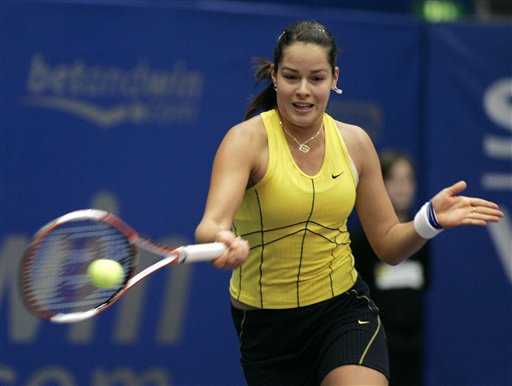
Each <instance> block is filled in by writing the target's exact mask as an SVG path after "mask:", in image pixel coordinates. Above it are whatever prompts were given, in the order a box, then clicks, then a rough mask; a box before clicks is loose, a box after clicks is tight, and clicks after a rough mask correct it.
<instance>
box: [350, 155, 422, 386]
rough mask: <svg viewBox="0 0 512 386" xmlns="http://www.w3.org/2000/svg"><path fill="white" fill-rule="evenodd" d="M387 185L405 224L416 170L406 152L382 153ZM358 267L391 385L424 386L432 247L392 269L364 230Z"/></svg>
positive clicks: (358, 238) (356, 238) (358, 237)
mask: <svg viewBox="0 0 512 386" xmlns="http://www.w3.org/2000/svg"><path fill="white" fill-rule="evenodd" d="M379 158H380V164H381V170H382V176H383V178H384V184H385V187H386V190H387V192H388V194H389V198H390V199H391V202H392V204H393V208H394V209H395V211H396V214H397V216H398V218H399V220H400V221H401V222H407V221H411V220H412V219H413V217H414V214H415V213H416V211H415V210H414V203H415V198H416V188H417V183H416V168H415V166H414V163H413V161H412V159H411V157H410V156H409V155H408V154H407V153H405V152H402V151H398V150H387V151H384V152H382V153H381V154H380V156H379ZM351 236H352V237H351V239H352V244H351V248H352V251H353V254H354V256H356V259H355V263H356V269H357V271H358V272H359V273H360V274H361V276H362V277H363V279H364V280H365V281H366V283H367V284H368V286H369V287H370V293H371V295H372V298H373V300H374V301H375V303H376V304H377V306H378V307H379V309H380V315H381V319H382V323H383V325H384V330H385V332H386V335H387V339H388V349H389V361H390V385H391V386H420V385H422V372H423V315H424V312H423V301H422V300H423V299H422V297H423V293H424V291H425V289H426V286H427V283H428V276H429V275H428V264H429V263H428V244H426V245H424V246H423V247H422V248H421V249H419V250H418V251H417V252H416V253H415V254H413V255H412V256H411V257H410V258H409V259H408V260H406V261H403V262H402V263H400V264H399V265H396V266H392V265H388V264H385V263H383V262H382V261H381V260H379V258H378V257H377V256H376V254H375V252H374V251H373V249H372V247H371V246H370V243H369V242H368V239H367V238H366V236H365V234H364V232H363V230H362V228H361V227H359V228H358V229H355V230H354V231H352V232H351Z"/></svg>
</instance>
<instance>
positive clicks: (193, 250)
mask: <svg viewBox="0 0 512 386" xmlns="http://www.w3.org/2000/svg"><path fill="white" fill-rule="evenodd" d="M225 249H226V245H225V244H224V243H205V244H194V245H187V246H185V247H182V248H181V250H180V257H179V261H180V263H183V264H188V263H195V262H198V261H210V260H214V259H216V258H217V257H219V256H220V255H222V253H223V252H224V250H225Z"/></svg>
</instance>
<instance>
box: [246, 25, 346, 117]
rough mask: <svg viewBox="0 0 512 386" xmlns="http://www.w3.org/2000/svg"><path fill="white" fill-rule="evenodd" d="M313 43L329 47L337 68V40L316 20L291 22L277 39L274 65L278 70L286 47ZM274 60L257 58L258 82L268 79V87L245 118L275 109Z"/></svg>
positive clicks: (249, 108) (333, 66)
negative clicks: (272, 70) (272, 72)
mask: <svg viewBox="0 0 512 386" xmlns="http://www.w3.org/2000/svg"><path fill="white" fill-rule="evenodd" d="M297 42H301V43H313V44H317V45H319V46H322V47H326V48H328V57H327V60H328V61H329V64H330V65H331V68H332V73H333V75H334V71H335V70H334V69H335V68H336V57H337V55H338V49H337V47H336V41H335V40H334V37H333V36H332V34H331V33H330V32H329V30H327V28H326V27H325V26H324V25H322V24H320V23H318V22H316V21H298V22H296V23H293V24H290V25H289V26H288V27H286V29H285V30H284V31H283V33H282V34H281V35H280V36H279V38H278V39H277V43H276V46H275V47H274V63H273V64H274V67H275V70H276V71H277V69H278V67H279V64H280V63H281V60H282V57H283V51H284V49H285V48H287V47H289V46H291V45H292V44H294V43H297ZM271 68H272V62H270V61H269V60H268V59H265V58H261V57H259V58H256V59H255V71H254V73H255V77H256V82H257V83H259V82H261V81H267V82H268V83H269V84H268V85H267V87H266V88H265V89H264V90H263V91H262V92H261V93H260V94H258V95H257V96H255V97H254V98H253V99H252V100H251V103H250V104H249V106H248V107H247V110H246V112H245V116H244V119H249V118H250V117H252V116H253V115H255V114H256V113H257V112H259V111H265V110H270V109H273V108H275V107H276V106H277V100H276V92H275V90H274V85H273V84H272V76H271Z"/></svg>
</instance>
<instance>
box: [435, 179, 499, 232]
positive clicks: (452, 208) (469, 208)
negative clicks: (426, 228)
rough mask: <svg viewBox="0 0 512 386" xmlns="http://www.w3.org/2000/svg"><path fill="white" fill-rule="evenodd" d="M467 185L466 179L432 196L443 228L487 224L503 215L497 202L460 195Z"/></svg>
mask: <svg viewBox="0 0 512 386" xmlns="http://www.w3.org/2000/svg"><path fill="white" fill-rule="evenodd" d="M466 187H467V184H466V182H465V181H459V182H457V183H455V184H453V185H452V186H449V187H447V188H445V189H443V190H441V191H440V192H439V193H437V194H436V195H435V196H434V197H433V198H432V205H433V207H434V211H435V213H436V217H437V222H438V223H439V225H441V226H442V227H443V228H445V229H447V228H453V227H456V226H459V225H478V226H485V225H487V224H488V223H490V222H498V221H499V220H500V218H502V217H503V212H501V211H500V210H499V207H498V205H497V204H495V203H494V202H491V201H487V200H484V199H481V198H477V197H466V196H458V194H459V193H460V192H462V191H464V190H465V189H466Z"/></svg>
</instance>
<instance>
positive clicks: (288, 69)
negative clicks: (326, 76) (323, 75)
mask: <svg viewBox="0 0 512 386" xmlns="http://www.w3.org/2000/svg"><path fill="white" fill-rule="evenodd" d="M281 70H283V71H284V70H287V71H291V72H299V71H298V70H295V69H293V68H290V67H282V68H281ZM318 72H329V70H326V69H323V68H322V69H318V70H313V71H311V73H313V74H316V73H318Z"/></svg>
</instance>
